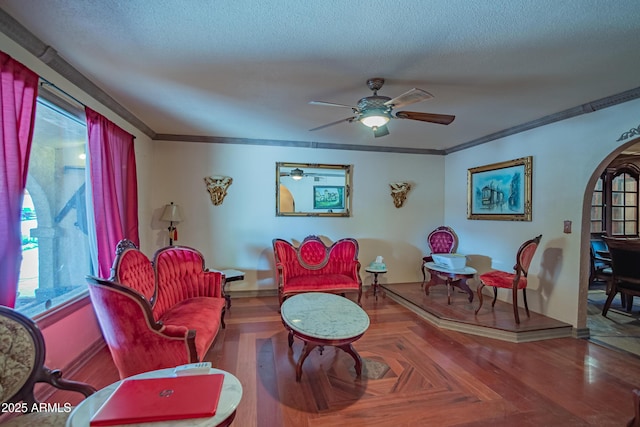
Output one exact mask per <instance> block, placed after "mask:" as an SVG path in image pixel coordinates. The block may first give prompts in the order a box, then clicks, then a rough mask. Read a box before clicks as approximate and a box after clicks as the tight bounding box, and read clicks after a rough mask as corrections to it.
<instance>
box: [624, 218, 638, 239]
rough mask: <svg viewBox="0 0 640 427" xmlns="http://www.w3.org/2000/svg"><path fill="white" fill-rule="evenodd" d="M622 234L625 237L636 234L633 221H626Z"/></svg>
mask: <svg viewBox="0 0 640 427" xmlns="http://www.w3.org/2000/svg"><path fill="white" fill-rule="evenodd" d="M624 234H626V235H627V236H634V235H635V234H636V223H635V221H626V222H625V223H624Z"/></svg>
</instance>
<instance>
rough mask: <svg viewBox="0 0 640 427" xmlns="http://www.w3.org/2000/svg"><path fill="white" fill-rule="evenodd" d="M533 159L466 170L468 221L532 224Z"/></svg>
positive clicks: (526, 158) (525, 158)
mask: <svg viewBox="0 0 640 427" xmlns="http://www.w3.org/2000/svg"><path fill="white" fill-rule="evenodd" d="M532 168H533V157H532V156H528V157H521V158H519V159H514V160H509V161H506V162H500V163H493V164H490V165H486V166H479V167H475V168H471V169H468V171H467V219H481V220H497V221H531V215H532V214H531V211H532V206H531V196H532V175H533V174H532Z"/></svg>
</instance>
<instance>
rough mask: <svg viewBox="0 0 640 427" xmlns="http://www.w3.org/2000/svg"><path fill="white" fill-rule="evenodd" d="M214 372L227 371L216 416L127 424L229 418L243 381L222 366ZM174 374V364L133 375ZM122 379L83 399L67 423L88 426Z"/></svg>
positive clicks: (207, 424)
mask: <svg viewBox="0 0 640 427" xmlns="http://www.w3.org/2000/svg"><path fill="white" fill-rule="evenodd" d="M209 373H210V374H224V382H223V383H222V393H221V394H220V400H219V401H218V408H217V410H216V414H215V415H214V416H213V417H207V418H191V419H186V420H172V421H154V422H151V423H136V424H126V426H127V427H174V426H175V427H211V426H217V425H219V424H220V423H222V422H223V421H224V420H226V419H227V418H229V416H230V415H231V414H233V412H234V411H235V410H236V408H237V407H238V404H239V403H240V400H241V399H242V384H240V381H239V380H238V379H237V378H236V377H235V376H234V375H232V374H230V373H229V372H226V371H222V370H220V369H214V368H211V370H210V371H209ZM172 376H174V368H167V369H159V370H157V371H150V372H144V373H142V374H138V375H134V376H132V377H130V378H136V379H139V378H162V377H172ZM121 382H122V381H118V382H115V383H113V384H111V385H108V386H107V387H105V388H103V389H101V390H98V391H97V392H96V393H94V394H92V395H91V396H89V397H87V398H86V399H85V400H83V401H82V402H80V404H79V405H78V406H76V408H75V409H74V410H73V412H72V413H71V414H70V415H69V418H68V419H67V424H66V427H87V426H88V425H89V420H90V419H91V417H92V416H93V415H94V414H95V413H96V412H97V411H98V409H100V407H101V406H102V405H103V404H104V402H106V400H107V398H108V397H109V396H111V394H112V393H113V392H114V391H115V390H116V388H117V387H118V385H120V383H121Z"/></svg>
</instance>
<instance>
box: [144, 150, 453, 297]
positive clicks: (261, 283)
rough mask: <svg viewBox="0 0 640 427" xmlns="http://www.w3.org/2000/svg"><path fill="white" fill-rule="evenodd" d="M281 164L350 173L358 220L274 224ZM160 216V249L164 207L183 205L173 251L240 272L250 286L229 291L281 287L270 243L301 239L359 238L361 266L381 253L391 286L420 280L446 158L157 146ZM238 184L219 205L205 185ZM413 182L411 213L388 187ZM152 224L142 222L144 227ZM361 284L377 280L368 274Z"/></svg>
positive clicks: (156, 230) (437, 219) (155, 224)
mask: <svg viewBox="0 0 640 427" xmlns="http://www.w3.org/2000/svg"><path fill="white" fill-rule="evenodd" d="M276 162H302V163H328V164H352V165H353V190H352V194H353V201H352V209H353V215H352V216H351V217H348V218H341V217H339V218H335V217H332V218H318V217H276V216H275V183H276V180H275V175H276V173H275V170H276ZM153 165H154V167H153V171H154V172H153V173H154V178H153V196H152V201H153V206H154V209H155V211H154V218H153V220H152V221H151V222H152V226H151V232H152V233H153V234H154V243H155V246H156V248H158V247H161V246H163V245H166V244H167V243H168V240H167V236H166V226H167V224H166V223H162V222H160V221H158V220H157V219H158V218H159V216H160V214H161V211H162V207H163V206H164V205H165V204H166V203H169V202H174V203H177V204H178V205H180V207H181V209H182V212H183V215H184V217H185V220H184V221H183V222H181V223H180V224H179V225H178V241H177V242H176V243H177V244H183V245H187V246H192V247H195V248H197V249H199V250H201V251H202V252H203V254H204V255H205V259H206V262H207V267H209V268H220V269H223V268H236V269H240V270H243V271H245V272H246V273H247V274H246V280H245V281H244V282H237V283H234V284H233V290H236V291H238V290H252V291H253V290H264V289H275V283H274V274H273V251H272V247H271V241H272V239H274V238H283V239H287V240H291V239H296V240H302V239H303V238H304V237H306V236H307V235H309V234H316V235H319V236H326V237H327V238H328V239H330V240H332V241H334V240H337V239H340V238H343V237H355V238H357V239H358V241H359V243H360V257H359V258H360V260H361V262H362V264H363V265H366V264H368V263H369V262H371V261H373V259H374V258H375V257H376V256H377V255H382V256H383V257H384V259H385V261H386V263H387V266H388V268H389V273H388V274H387V275H385V276H386V277H384V278H383V280H384V281H387V282H395V283H400V282H412V281H416V280H422V273H421V272H420V259H421V257H422V256H423V253H424V252H425V251H426V250H427V245H426V240H425V239H426V235H427V233H428V232H429V231H430V230H432V229H433V228H435V227H437V226H438V225H441V224H442V220H443V212H444V211H443V206H444V193H443V185H442V177H443V176H444V157H443V156H426V155H411V154H389V153H369V152H355V151H346V150H324V149H323V150H319V149H306V148H287V147H269V146H256V145H227V144H206V143H184V142H169V141H162V142H160V141H159V142H154V160H153ZM211 175H227V176H230V177H232V178H233V183H232V184H231V186H230V187H229V190H228V194H227V197H226V198H225V200H224V202H223V203H222V205H220V206H214V205H213V204H212V203H211V201H210V199H209V194H208V192H207V189H206V187H205V184H204V177H206V176H211ZM397 181H409V182H412V183H414V186H413V189H412V190H411V191H410V193H409V195H408V198H407V201H406V202H405V205H404V206H403V207H402V208H400V209H398V208H396V207H395V206H394V204H393V199H392V197H391V195H390V188H389V183H391V182H397ZM147 221H149V219H148V218H142V217H141V223H143V224H144V223H146V222H147ZM362 278H363V280H364V281H365V283H367V284H368V283H370V281H371V278H370V277H367V275H366V273H364V271H362Z"/></svg>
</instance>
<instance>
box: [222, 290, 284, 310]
mask: <svg viewBox="0 0 640 427" xmlns="http://www.w3.org/2000/svg"><path fill="white" fill-rule="evenodd" d="M226 293H227V295H229V296H230V297H231V299H232V300H233V299H234V298H256V297H273V296H277V295H278V290H277V289H257V290H252V291H227V292H226ZM232 307H233V305H232Z"/></svg>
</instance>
